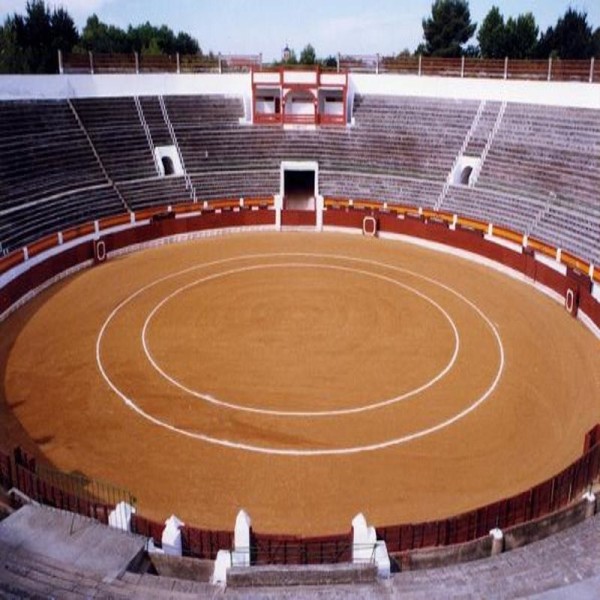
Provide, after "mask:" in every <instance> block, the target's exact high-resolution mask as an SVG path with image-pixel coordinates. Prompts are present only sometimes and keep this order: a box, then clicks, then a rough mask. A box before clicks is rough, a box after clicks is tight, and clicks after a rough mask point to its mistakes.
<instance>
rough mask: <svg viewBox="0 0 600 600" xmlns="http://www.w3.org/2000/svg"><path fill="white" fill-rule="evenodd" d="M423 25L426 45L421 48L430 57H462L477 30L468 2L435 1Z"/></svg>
mask: <svg viewBox="0 0 600 600" xmlns="http://www.w3.org/2000/svg"><path fill="white" fill-rule="evenodd" d="M422 24H423V38H424V39H425V45H424V46H423V47H420V48H421V49H422V50H423V51H424V52H423V53H424V54H426V55H428V56H461V55H462V54H463V48H462V46H463V44H465V43H466V42H467V41H468V40H469V39H470V38H471V37H472V36H473V33H474V32H475V29H476V28H477V24H476V23H471V12H470V10H469V4H468V2H467V1H466V0H435V2H434V3H433V5H432V6H431V16H430V17H428V18H426V19H423V21H422Z"/></svg>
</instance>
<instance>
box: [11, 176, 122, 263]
mask: <svg viewBox="0 0 600 600" xmlns="http://www.w3.org/2000/svg"><path fill="white" fill-rule="evenodd" d="M124 211H125V208H124V206H123V204H122V202H121V199H120V198H119V196H118V195H117V192H116V191H115V189H114V188H113V187H112V186H111V185H108V184H107V185H103V186H97V187H91V188H85V189H80V190H75V191H71V192H67V193H65V194H60V195H58V196H51V197H49V198H46V199H44V200H40V201H37V202H36V203H35V204H33V205H30V204H23V205H21V206H19V207H16V208H14V209H11V210H9V211H5V212H0V247H2V248H3V249H6V250H8V251H12V250H16V249H18V248H21V247H23V246H26V245H27V244H30V243H32V242H35V241H36V240H38V239H40V238H42V237H44V236H46V235H49V234H51V233H55V232H57V231H61V230H64V229H68V228H69V227H74V226H76V225H81V224H83V223H89V222H90V221H94V220H96V219H101V218H103V217H107V216H110V215H116V214H119V213H122V212H124Z"/></svg>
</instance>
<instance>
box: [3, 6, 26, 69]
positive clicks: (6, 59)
mask: <svg viewBox="0 0 600 600" xmlns="http://www.w3.org/2000/svg"><path fill="white" fill-rule="evenodd" d="M26 72H27V62H26V60H25V55H24V54H23V51H22V49H21V47H20V46H19V44H18V42H17V29H16V25H15V19H14V17H8V18H7V19H6V21H5V22H4V25H3V26H2V27H0V73H26Z"/></svg>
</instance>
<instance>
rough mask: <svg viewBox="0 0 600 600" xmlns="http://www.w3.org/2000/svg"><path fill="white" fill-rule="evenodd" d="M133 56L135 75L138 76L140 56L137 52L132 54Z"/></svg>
mask: <svg viewBox="0 0 600 600" xmlns="http://www.w3.org/2000/svg"><path fill="white" fill-rule="evenodd" d="M133 54H134V56H135V74H136V75H139V74H140V55H139V54H138V53H137V52H134V53H133Z"/></svg>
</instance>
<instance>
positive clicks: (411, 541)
mask: <svg viewBox="0 0 600 600" xmlns="http://www.w3.org/2000/svg"><path fill="white" fill-rule="evenodd" d="M599 475H600V445H596V446H594V447H593V448H592V449H591V450H589V451H588V452H586V453H585V454H584V455H583V456H582V457H581V458H580V459H578V460H577V461H575V462H574V463H573V464H572V465H570V466H569V467H567V468H566V469H564V470H563V471H562V472H561V473H559V474H558V475H556V476H554V477H553V478H552V479H549V480H548V481H544V482H543V483H540V484H539V485H536V486H535V487H533V488H531V489H530V490H528V491H526V492H522V493H520V494H517V495H515V496H512V497H511V498H505V499H503V500H499V501H498V502H495V503H493V504H489V505H487V506H484V507H481V508H478V509H475V510H472V511H470V512H468V513H464V514H462V515H458V516H455V517H450V518H448V519H440V520H438V521H431V522H427V523H410V524H406V525H393V526H389V527H378V528H377V537H378V538H379V539H382V540H385V542H386V544H387V548H388V551H389V552H402V551H405V550H416V549H420V548H427V547H431V546H448V545H452V544H464V543H465V542H470V541H472V540H476V539H478V538H481V537H485V536H487V535H488V534H489V532H490V530H491V529H494V528H495V527H498V528H500V529H507V528H509V527H513V526H514V525H519V524H522V523H527V522H529V521H533V520H535V519H539V518H540V517H544V516H546V515H549V514H551V513H553V512H556V511H558V510H560V509H561V508H564V507H566V506H567V505H568V504H570V503H571V502H572V501H574V500H576V499H577V497H578V496H579V495H580V494H582V493H583V492H584V491H586V490H587V489H588V488H589V486H590V485H591V484H592V482H594V481H596V480H597V479H598V476H599Z"/></svg>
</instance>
